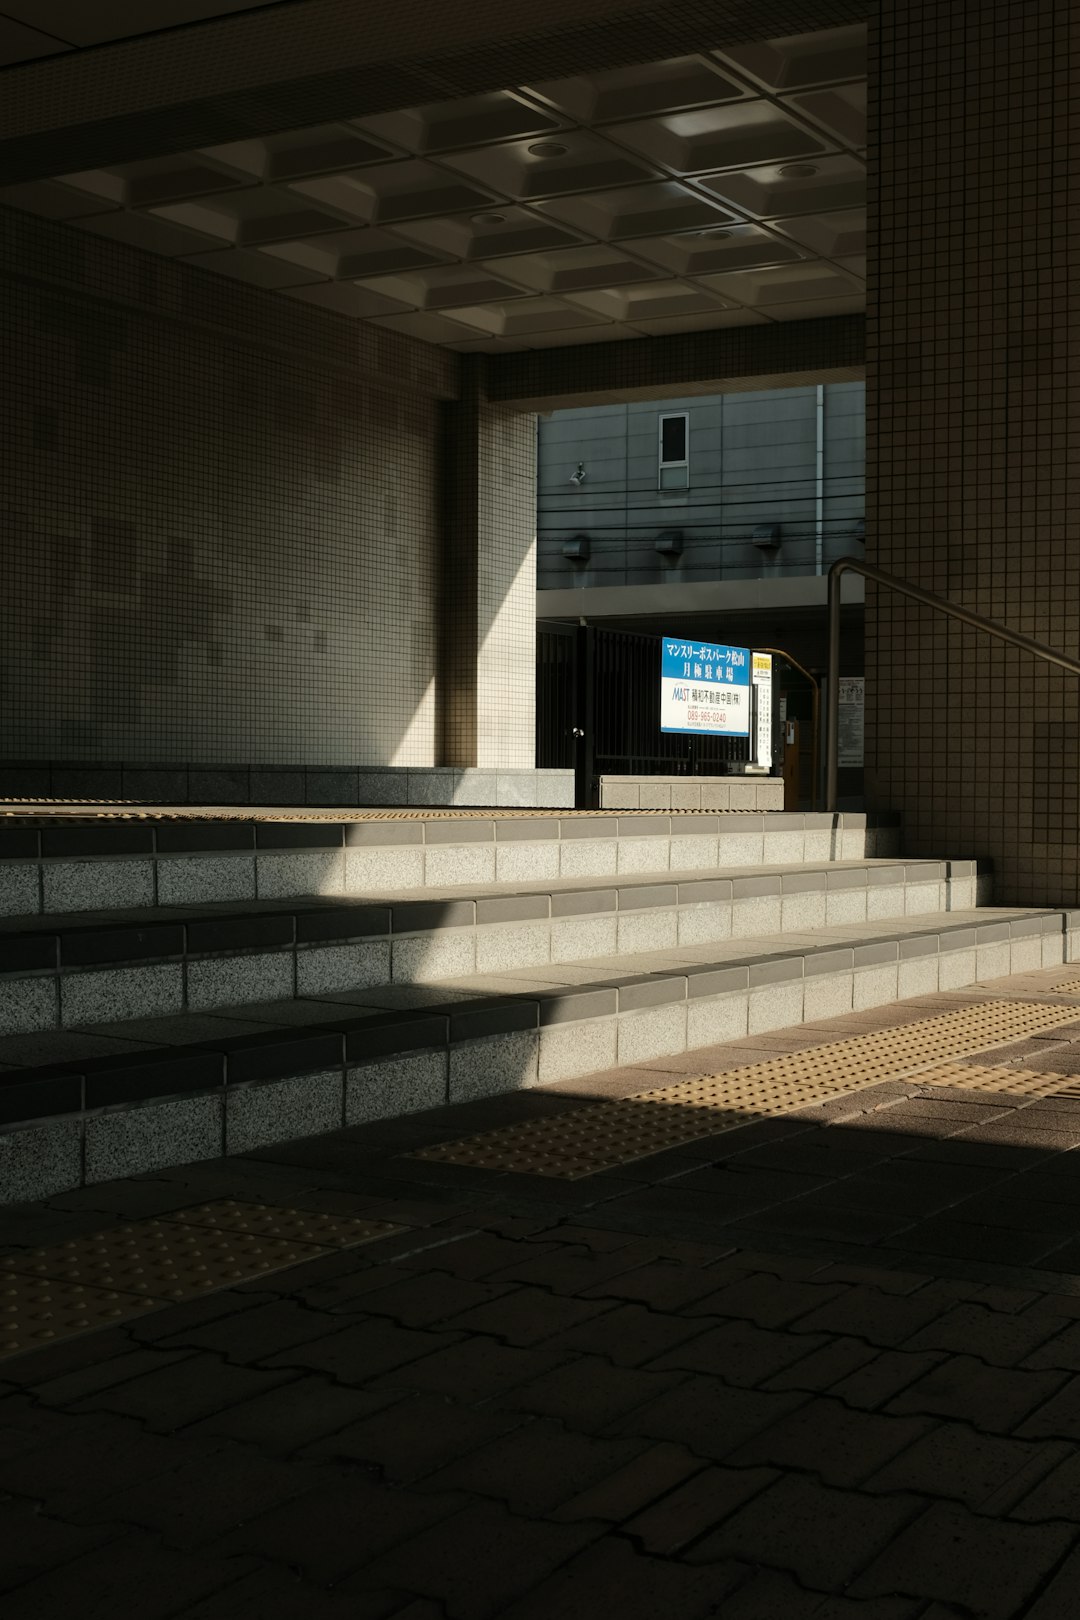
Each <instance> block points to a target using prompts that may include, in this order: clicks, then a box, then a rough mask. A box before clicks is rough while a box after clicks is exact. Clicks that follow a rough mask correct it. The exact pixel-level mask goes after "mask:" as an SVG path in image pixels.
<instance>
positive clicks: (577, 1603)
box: [500, 1540, 742, 1620]
mask: <svg viewBox="0 0 1080 1620" xmlns="http://www.w3.org/2000/svg"><path fill="white" fill-rule="evenodd" d="M741 1573H742V1572H741V1570H740V1569H739V1568H738V1566H737V1565H734V1564H729V1565H725V1566H713V1567H712V1568H708V1569H688V1568H686V1567H684V1566H682V1565H679V1564H675V1563H667V1562H665V1561H664V1560H662V1559H659V1558H648V1557H643V1556H642V1555H640V1554H638V1553H635V1552H634V1550H633V1548H631V1547H629V1546H628V1545H627V1544H626V1543H623V1542H619V1541H614V1540H611V1541H604V1542H601V1543H600V1544H599V1545H598V1546H596V1547H590V1548H588V1549H587V1550H586V1551H585V1552H583V1553H581V1554H579V1555H578V1557H577V1558H573V1559H571V1560H570V1562H569V1563H568V1564H567V1565H566V1566H565V1567H564V1568H563V1569H561V1570H559V1571H558V1572H557V1573H556V1574H554V1575H552V1576H551V1577H550V1578H549V1579H548V1580H546V1581H544V1582H543V1583H542V1584H541V1585H540V1586H539V1587H537V1589H536V1590H535V1591H534V1592H530V1593H529V1595H528V1596H527V1597H525V1598H522V1599H521V1600H520V1601H519V1602H517V1603H515V1604H513V1605H512V1606H511V1607H510V1608H509V1609H507V1610H506V1611H505V1620H551V1617H552V1616H553V1615H557V1616H558V1617H559V1620H596V1617H597V1616H598V1615H603V1614H609V1613H610V1614H617V1615H618V1616H619V1620H657V1616H659V1615H670V1616H673V1617H674V1616H678V1620H704V1617H705V1616H708V1615H717V1614H719V1613H720V1612H721V1605H723V1612H724V1614H726V1613H727V1607H726V1601H727V1597H728V1594H729V1593H730V1592H731V1591H732V1590H733V1588H734V1587H735V1586H736V1584H737V1582H738V1580H739V1578H740V1576H741ZM500 1620H502V1617H500Z"/></svg>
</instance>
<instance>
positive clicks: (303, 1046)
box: [0, 908, 1080, 1201]
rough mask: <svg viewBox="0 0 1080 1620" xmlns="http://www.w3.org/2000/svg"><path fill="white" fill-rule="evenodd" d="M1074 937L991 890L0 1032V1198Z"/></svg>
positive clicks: (932, 984) (765, 1018)
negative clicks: (266, 998) (698, 938)
mask: <svg viewBox="0 0 1080 1620" xmlns="http://www.w3.org/2000/svg"><path fill="white" fill-rule="evenodd" d="M1077 955H1080V913H1075V912H1067V911H1062V910H1046V909H1004V908H986V909H981V910H967V911H955V912H950V913H939V914H936V915H933V916H910V917H905V918H902V919H899V918H898V919H893V920H891V921H882V922H878V923H873V924H872V923H869V922H865V921H864V922H855V923H847V924H842V925H836V926H834V927H831V928H830V927H826V928H824V929H816V930H813V931H811V932H808V933H806V934H801V935H799V934H788V935H766V936H763V937H759V938H755V939H752V940H743V941H736V940H730V941H728V942H727V943H726V944H710V945H698V946H688V947H685V948H683V949H678V950H675V951H666V952H652V953H643V954H639V955H637V956H632V957H619V958H607V959H603V960H600V961H597V962H595V963H593V964H591V965H588V966H585V965H578V966H576V967H556V966H552V967H549V968H548V969H547V970H546V971H544V970H541V969H535V968H534V969H517V970H513V971H508V972H504V973H502V974H494V975H473V976H467V977H463V978H459V979H455V980H453V981H450V982H446V983H443V984H439V985H427V986H423V985H415V984H414V985H390V986H384V987H382V988H381V989H380V988H372V989H368V990H359V991H352V992H347V993H338V994H337V995H331V996H327V997H323V998H321V999H319V1000H315V999H314V998H308V997H301V998H299V999H288V1000H282V1001H280V1002H278V1003H276V1004H274V1005H270V1006H262V1007H256V1006H247V1007H243V1006H238V1007H236V1008H234V1009H231V1010H230V1011H229V1012H228V1013H227V1014H222V1013H218V1014H216V1015H215V1014H206V1013H200V1012H194V1011H190V1012H186V1013H180V1014H176V1015H173V1016H172V1017H167V1018H160V1019H149V1018H142V1019H136V1020H128V1021H114V1022H111V1023H108V1024H104V1025H96V1026H93V1027H92V1028H87V1029H82V1030H75V1029H69V1030H65V1031H53V1032H48V1033H44V1034H38V1035H29V1034H27V1035H19V1036H8V1037H5V1038H4V1039H2V1040H0V1064H2V1065H6V1068H5V1069H4V1072H2V1073H0V1188H2V1189H3V1191H2V1193H0V1196H2V1197H3V1198H4V1199H5V1200H7V1201H17V1200H20V1199H25V1198H33V1197H43V1196H47V1195H48V1194H49V1193H52V1192H56V1191H58V1190H60V1189H61V1188H65V1187H71V1186H76V1185H79V1184H81V1182H82V1181H83V1180H85V1181H88V1182H94V1181H101V1180H106V1179H109V1178H111V1177H114V1176H120V1175H129V1174H134V1173H139V1172H143V1171H150V1170H153V1169H155V1168H160V1167H161V1166H163V1165H167V1164H176V1163H182V1162H186V1161H188V1160H193V1159H200V1158H212V1157H216V1156H217V1155H219V1154H221V1153H222V1152H223V1151H224V1152H229V1153H239V1152H244V1151H247V1150H250V1149H252V1148H255V1147H258V1146H260V1145H263V1144H265V1143H268V1142H271V1141H275V1140H281V1139H284V1138H289V1137H295V1136H302V1135H310V1134H315V1133H318V1132H320V1131H324V1130H329V1129H333V1128H336V1127H338V1126H340V1125H341V1124H342V1123H346V1124H349V1123H356V1122H359V1121H362V1120H367V1119H373V1118H378V1117H384V1116H388V1115H393V1114H398V1113H404V1112H408V1111H410V1110H412V1109H418V1108H431V1107H435V1106H437V1105H439V1104H440V1103H443V1102H446V1101H460V1100H464V1099H467V1098H471V1097H478V1096H483V1095H489V1094H493V1093H496V1092H499V1091H505V1090H508V1089H512V1088H516V1087H521V1086H533V1085H538V1084H539V1085H543V1084H545V1083H550V1082H553V1081H557V1080H565V1079H570V1078H573V1077H574V1076H577V1075H581V1074H585V1073H589V1072H595V1071H597V1070H600V1069H604V1068H608V1067H610V1066H611V1065H613V1064H616V1063H622V1062H627V1063H629V1062H640V1061H643V1060H646V1059H649V1058H653V1057H659V1056H666V1055H670V1054H673V1053H678V1052H682V1051H684V1050H685V1049H687V1048H688V1047H689V1048H693V1047H697V1046H702V1045H706V1044H712V1043H713V1042H717V1041H723V1040H728V1039H732V1038H735V1037H738V1036H741V1035H745V1034H748V1033H750V1034H753V1033H757V1032H761V1031H765V1030H771V1029H777V1028H783V1027H787V1026H791V1025H797V1024H799V1023H801V1022H804V1021H810V1020H813V1019H816V1018H824V1017H830V1016H835V1015H837V1014H840V1013H842V1012H844V1011H846V1010H848V1009H850V1008H863V1007H872V1006H881V1005H886V1004H888V1003H890V1002H893V1001H896V1000H898V999H903V998H905V997H908V996H914V995H924V994H929V993H931V992H933V991H936V990H938V989H955V988H960V987H962V986H963V985H966V984H971V983H974V982H976V981H977V980H979V979H984V978H985V979H992V978H997V977H1000V976H1002V975H1004V974H1006V973H1010V972H1013V973H1015V972H1023V971H1027V970H1030V969H1032V968H1037V967H1043V966H1051V965H1054V964H1055V963H1058V962H1065V961H1068V960H1072V959H1075V957H1076V956H1077Z"/></svg>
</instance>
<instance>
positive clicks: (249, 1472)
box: [82, 1442, 316, 1550]
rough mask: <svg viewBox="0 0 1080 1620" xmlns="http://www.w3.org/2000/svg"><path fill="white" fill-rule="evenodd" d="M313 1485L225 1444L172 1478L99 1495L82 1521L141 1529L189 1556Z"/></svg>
mask: <svg viewBox="0 0 1080 1620" xmlns="http://www.w3.org/2000/svg"><path fill="white" fill-rule="evenodd" d="M315 1484H316V1480H315V1478H314V1476H312V1475H309V1474H306V1473H305V1471H304V1470H303V1469H302V1468H297V1467H290V1466H289V1465H288V1464H286V1463H284V1462H281V1461H279V1460H278V1459H276V1458H273V1457H264V1456H262V1455H261V1454H260V1453H259V1452H256V1451H250V1450H248V1448H246V1447H244V1446H238V1445H235V1444H232V1443H228V1442H226V1443H223V1444H218V1445H216V1446H208V1447H206V1448H205V1450H204V1451H203V1453H202V1455H201V1456H199V1457H198V1458H196V1459H194V1460H192V1461H189V1462H184V1463H182V1464H181V1465H180V1466H179V1467H175V1468H173V1469H171V1470H170V1471H169V1472H168V1473H163V1474H157V1475H155V1477H154V1478H153V1479H141V1480H139V1481H138V1483H136V1484H133V1485H129V1486H127V1487H126V1488H125V1489H124V1490H121V1491H116V1492H113V1493H112V1494H111V1495H110V1494H107V1493H105V1494H100V1493H99V1494H98V1496H97V1497H96V1499H95V1501H94V1503H93V1504H92V1505H90V1506H87V1507H86V1508H84V1510H83V1513H82V1518H83V1520H84V1521H85V1522H86V1523H88V1524H108V1523H112V1522H116V1523H123V1524H126V1525H137V1526H138V1527H139V1528H140V1529H144V1530H153V1531H156V1532H157V1534H158V1535H159V1536H160V1537H161V1538H162V1541H163V1543H164V1544H165V1545H166V1546H168V1547H174V1548H180V1549H182V1550H186V1549H188V1548H191V1547H199V1546H202V1545H203V1544H205V1543H206V1542H208V1541H211V1540H214V1539H216V1538H217V1537H219V1536H221V1535H224V1534H225V1533H226V1532H227V1531H229V1530H231V1529H232V1528H233V1526H234V1525H236V1524H238V1523H239V1522H240V1521H241V1520H243V1519H248V1518H251V1517H252V1516H253V1515H255V1514H258V1513H263V1512H265V1511H266V1510H267V1509H268V1508H271V1507H274V1506H276V1505H277V1504H278V1503H279V1502H287V1501H288V1500H289V1499H290V1498H292V1497H294V1496H300V1495H302V1494H303V1492H304V1491H305V1490H310V1489H312V1487H313V1486H314V1485H315Z"/></svg>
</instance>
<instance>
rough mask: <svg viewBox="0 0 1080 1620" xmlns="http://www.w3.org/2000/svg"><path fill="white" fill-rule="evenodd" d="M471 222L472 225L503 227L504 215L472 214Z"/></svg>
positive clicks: (504, 222)
mask: <svg viewBox="0 0 1080 1620" xmlns="http://www.w3.org/2000/svg"><path fill="white" fill-rule="evenodd" d="M472 222H473V224H474V225H505V224H506V215H505V214H474V215H473V216H472Z"/></svg>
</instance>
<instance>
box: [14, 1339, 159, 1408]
mask: <svg viewBox="0 0 1080 1620" xmlns="http://www.w3.org/2000/svg"><path fill="white" fill-rule="evenodd" d="M189 1354H190V1352H187V1351H184V1350H171V1351H169V1350H157V1349H153V1350H140V1349H129V1350H127V1351H126V1352H124V1353H121V1354H119V1355H113V1356H108V1355H106V1356H104V1357H103V1358H102V1359H101V1360H100V1361H97V1362H89V1363H87V1364H85V1365H83V1366H81V1367H79V1368H77V1369H75V1370H73V1371H71V1372H67V1373H62V1374H61V1375H60V1377H58V1378H48V1379H45V1380H43V1381H42V1382H41V1383H38V1384H33V1385H31V1386H30V1387H31V1388H32V1389H33V1393H34V1398H35V1399H36V1400H38V1401H40V1402H41V1403H42V1404H43V1405H44V1406H71V1405H74V1404H75V1403H76V1402H78V1401H82V1400H84V1399H85V1397H86V1396H89V1395H97V1394H100V1393H102V1392H103V1391H106V1390H110V1389H112V1388H113V1386H114V1385H117V1384H126V1383H128V1382H129V1380H130V1379H132V1378H137V1377H138V1376H139V1374H140V1373H144V1372H157V1371H159V1370H162V1369H164V1368H166V1367H174V1366H176V1364H177V1363H178V1362H181V1361H185V1360H186V1359H187V1358H188V1356H189Z"/></svg>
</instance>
